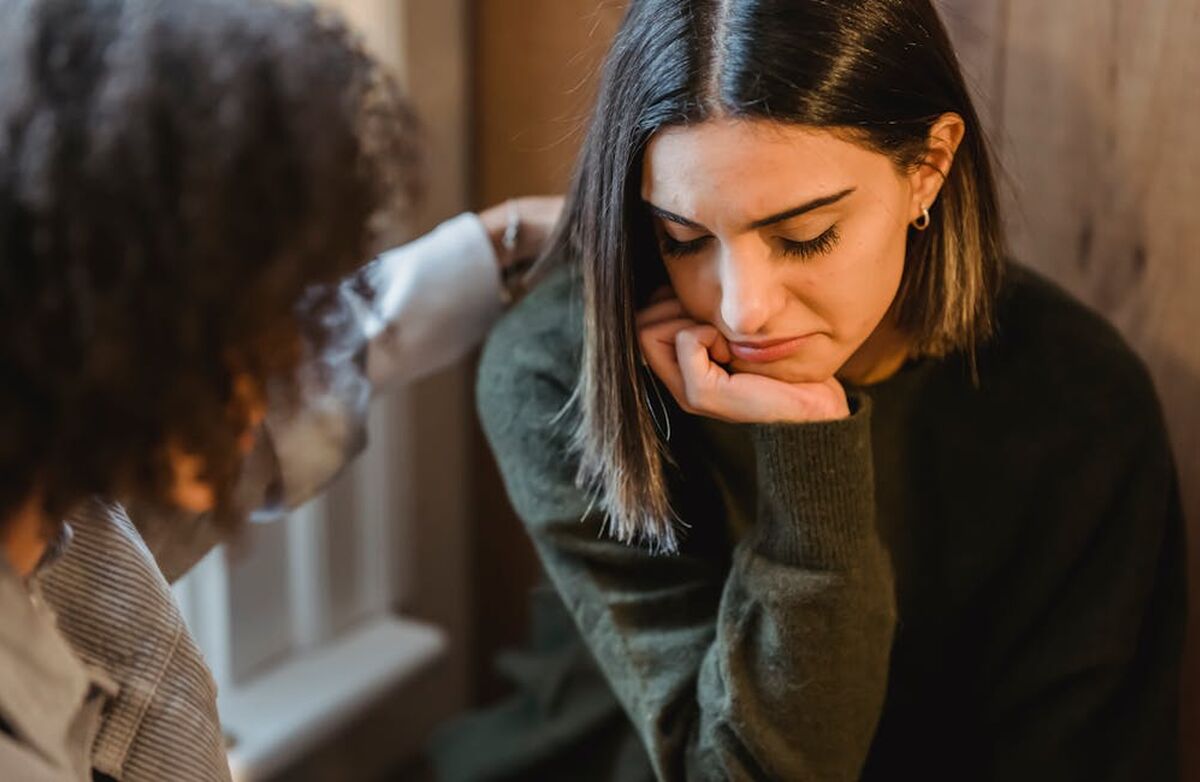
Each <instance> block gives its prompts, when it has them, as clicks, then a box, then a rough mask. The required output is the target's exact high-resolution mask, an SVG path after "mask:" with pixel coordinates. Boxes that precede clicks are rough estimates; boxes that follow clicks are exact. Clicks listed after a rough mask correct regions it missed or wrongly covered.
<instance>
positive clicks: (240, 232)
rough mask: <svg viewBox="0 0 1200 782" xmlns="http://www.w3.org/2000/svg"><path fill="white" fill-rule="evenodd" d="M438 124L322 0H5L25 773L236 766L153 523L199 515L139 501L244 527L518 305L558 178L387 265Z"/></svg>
mask: <svg viewBox="0 0 1200 782" xmlns="http://www.w3.org/2000/svg"><path fill="white" fill-rule="evenodd" d="M415 132H416V131H415V123H414V121H413V118H412V117H411V115H410V112H409V110H408V108H407V106H406V104H405V103H404V102H403V100H401V99H400V97H399V96H398V95H397V93H396V91H395V89H394V88H393V86H392V84H391V82H390V81H389V80H388V79H387V78H386V77H385V76H384V75H383V74H382V73H381V71H380V69H379V68H378V67H377V65H376V64H375V63H374V62H373V61H372V60H371V59H370V58H369V57H368V56H367V55H366V54H365V53H364V51H363V50H362V48H361V46H360V45H359V44H358V42H357V41H356V40H355V39H354V38H353V37H352V36H351V35H350V34H349V32H348V31H347V29H346V28H345V27H344V26H343V25H342V24H341V23H340V22H338V21H337V20H335V19H333V18H331V17H329V16H328V15H325V14H323V13H322V12H320V11H319V10H316V9H314V8H313V7H311V6H309V5H306V4H282V3H273V2H253V3H247V2H240V0H189V2H187V3H176V2H167V1H166V0H37V1H32V0H0V376H2V377H3V382H2V383H0V431H2V432H3V433H4V436H3V437H2V438H0V544H2V545H0V549H2V553H3V556H0V776H2V777H3V778H5V779H21V780H51V779H53V780H59V779H76V780H78V779H92V778H93V775H94V776H95V778H110V777H111V778H117V779H123V780H138V779H144V780H163V779H170V780H173V781H174V780H190V779H195V780H211V779H220V778H225V777H227V776H228V766H227V763H226V761H225V757H224V750H223V747H222V739H221V735H220V726H219V724H218V720H217V716H216V709H215V693H214V692H213V687H212V683H211V677H210V676H209V675H208V672H207V670H206V669H205V667H204V664H203V661H202V660H201V658H200V655H199V652H198V651H197V650H196V648H195V644H194V643H193V642H192V641H191V639H190V637H188V635H187V632H186V629H185V628H184V626H183V624H182V621H181V619H180V617H179V612H178V610H177V609H176V607H175V606H174V604H173V603H172V601H171V597H170V592H169V590H168V588H167V582H166V580H164V577H163V575H162V574H161V573H160V572H159V570H158V568H157V567H156V566H155V562H154V560H153V558H152V557H151V555H150V551H149V549H148V548H147V545H146V544H147V543H149V544H150V546H151V547H152V548H153V549H154V550H155V551H156V552H164V551H170V550H172V545H173V542H175V539H176V538H179V537H180V536H181V535H183V534H184V533H185V532H186V536H194V535H195V533H196V526H195V525H193V526H188V527H187V528H186V529H185V528H184V527H183V526H182V525H177V524H176V523H175V522H174V521H168V522H160V523H157V524H154V523H150V520H151V519H152V518H159V517H150V516H148V517H145V519H144V521H145V523H143V524H139V525H138V526H139V527H140V530H139V529H135V525H134V522H133V521H131V520H130V518H129V515H128V514H127V513H126V509H125V508H126V505H127V504H128V503H134V502H136V503H138V504H141V505H144V506H146V507H151V508H161V509H181V510H185V511H189V512H207V513H205V515H204V516H203V517H202V518H203V520H204V524H201V525H199V526H201V527H204V526H211V523H212V521H213V520H216V521H217V522H218V526H221V527H224V528H225V529H226V530H229V529H233V528H236V526H237V524H238V522H239V521H240V519H242V518H244V517H245V515H246V512H247V511H248V510H249V509H250V508H251V507H253V506H254V505H257V504H258V503H259V502H260V501H261V500H262V499H263V496H262V493H261V492H258V491H256V492H249V490H247V489H246V485H248V483H253V482H248V481H247V480H246V477H247V475H249V474H250V473H252V472H253V471H254V470H255V469H257V468H259V467H263V466H265V468H266V469H265V474H267V475H268V476H273V477H274V479H275V480H273V481H272V486H271V488H272V489H273V490H274V491H275V493H276V498H277V499H280V500H282V501H285V502H286V501H289V500H295V499H298V498H300V497H302V496H304V495H305V494H306V493H308V492H311V491H313V490H315V489H316V488H317V487H318V486H319V484H320V482H321V480H323V479H324V478H327V477H328V476H329V474H330V473H331V472H332V471H333V470H335V469H336V467H337V466H339V465H340V464H341V463H342V462H343V461H345V459H346V458H348V457H349V456H350V455H352V453H353V451H354V450H355V449H356V448H357V447H358V446H360V445H361V437H359V436H358V435H356V434H355V432H356V431H357V430H355V429H354V427H353V426H351V425H349V424H350V423H352V421H353V418H354V416H355V415H356V414H357V413H359V412H361V408H362V406H363V404H365V398H366V393H367V392H368V391H369V388H370V386H371V385H372V384H374V385H378V384H379V383H381V382H384V381H386V380H394V379H396V378H397V377H398V376H405V375H412V374H414V373H416V372H419V371H422V370H426V371H427V370H430V369H432V368H435V367H436V365H437V364H439V363H446V362H448V361H449V360H451V359H453V358H454V357H456V356H458V355H461V354H462V353H463V352H465V350H466V349H467V348H468V347H469V346H470V345H471V344H472V343H473V342H475V341H476V340H477V339H478V338H480V337H481V336H482V333H483V331H484V330H485V329H486V328H487V326H488V325H489V324H490V322H491V321H492V319H494V318H495V317H496V316H497V315H498V314H499V312H500V309H501V304H500V300H501V297H500V295H499V292H500V284H499V277H500V275H498V274H497V264H499V265H500V266H504V265H507V264H508V263H509V262H510V261H513V260H515V259H516V258H517V257H519V256H524V255H528V254H530V253H532V252H534V251H535V250H536V249H537V247H536V246H537V244H538V243H539V241H540V237H541V236H544V234H545V229H546V228H547V227H548V224H549V223H550V222H551V221H552V220H553V219H554V216H555V215H556V204H555V202H552V201H550V202H543V201H536V200H523V201H520V202H516V203H514V204H512V205H511V208H509V209H503V208H497V209H493V210H489V211H488V212H486V213H484V214H483V215H482V216H481V217H476V216H474V215H464V216H462V217H460V218H457V219H456V220H453V221H450V222H449V223H447V224H445V225H443V226H442V227H441V228H439V229H438V230H437V231H435V232H434V233H433V234H431V235H430V236H428V237H425V238H423V239H422V240H420V241H418V242H416V243H414V244H412V245H409V246H407V247H404V248H400V249H398V250H395V251H392V252H389V253H385V254H384V255H382V256H381V257H380V258H379V259H378V260H377V261H375V262H374V263H373V264H371V265H370V266H368V267H366V268H365V269H363V268H362V263H363V261H364V260H365V259H367V258H369V257H370V255H371V253H372V251H373V248H374V247H375V246H376V243H377V241H378V236H379V234H380V230H381V229H382V228H384V227H386V226H387V225H388V223H390V222H391V221H392V220H393V219H394V218H395V217H396V216H397V214H399V213H400V212H401V210H403V208H404V207H405V206H406V205H408V204H409V203H410V202H411V200H412V198H413V195H414V192H415V186H414V181H415V170H416V165H415V164H416V143H415ZM523 220H528V221H529V222H523ZM505 233H507V234H508V236H507V240H504V239H502V235H503V234H505ZM513 233H515V234H516V238H517V241H516V242H514V241H512V239H513V238H514V237H513ZM430 289H434V290H436V291H437V294H438V295H437V296H432V297H431V296H429V295H428V293H429V290H430ZM418 294H420V295H418ZM330 400H333V401H332V402H331V401H330ZM317 401H319V402H321V403H320V404H315V402H317ZM313 410H316V411H317V412H313ZM331 415H332V416H333V417H334V418H335V419H337V420H338V421H340V425H339V426H338V427H334V428H333V429H332V430H331V429H330V427H328V426H325V427H324V429H323V430H322V431H323V432H324V433H325V434H324V435H323V436H322V437H319V438H313V437H308V438H307V439H306V438H304V437H302V436H299V435H297V434H296V431H297V430H298V429H302V428H303V427H305V426H311V424H313V423H314V416H318V418H319V419H320V420H317V421H316V423H318V424H328V423H329V420H328V419H329V417H330V416H331ZM264 416H265V417H267V418H269V421H268V424H267V428H268V429H270V430H271V434H272V435H273V437H272V438H267V437H259V436H258V435H259V434H260V431H261V429H262V427H260V422H261V421H262V420H263V418H264ZM330 431H333V432H334V434H333V435H330V434H329V432H330ZM272 442H274V443H275V444H284V443H287V444H291V445H292V446H295V444H296V443H300V444H301V445H302V446H303V447H302V448H295V447H293V448H292V450H290V451H289V450H280V451H279V452H278V453H275V452H274V450H273V448H272ZM318 446H320V447H318ZM248 457H249V458H248ZM260 472H263V471H260ZM263 483H264V481H262V480H259V481H258V484H259V485H260V488H261V484H263ZM239 487H241V488H239ZM247 494H250V495H252V496H249V499H247V497H246V495H247ZM186 536H185V537H186ZM212 540H213V537H212V536H208V537H205V538H203V540H201V541H200V543H201V545H200V547H199V551H202V550H203V546H204V545H208V544H210V543H211V541H212ZM185 542H187V541H185ZM195 543H196V541H195V540H191V541H190V543H189V546H190V549H191V550H190V551H188V552H187V556H186V557H185V558H184V559H182V560H181V559H179V558H178V557H176V558H175V560H174V561H173V563H172V564H171V565H170V566H169V569H170V570H171V574H178V573H179V572H181V571H182V570H183V569H186V567H187V565H188V564H189V563H190V561H192V560H194V559H195V558H196V556H197V555H198V553H199V552H198V551H197V550H196V549H197V547H196V545H194V544H195ZM189 546H185V547H184V548H185V549H187V548H189ZM42 598H44V600H43V599H42ZM46 602H49V603H50V604H51V605H52V606H53V608H54V609H55V611H56V612H57V621H56V617H55V616H54V615H53V614H52V613H51V611H50V610H49V609H48V608H47V606H46Z"/></svg>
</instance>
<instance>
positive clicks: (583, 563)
mask: <svg viewBox="0 0 1200 782" xmlns="http://www.w3.org/2000/svg"><path fill="white" fill-rule="evenodd" d="M553 340H554V336H553V334H552V333H551V332H550V331H547V332H545V333H540V332H539V330H538V329H537V328H536V327H531V326H530V324H528V323H518V324H517V326H516V327H512V323H511V322H507V323H505V324H502V326H501V328H500V329H499V331H498V333H497V334H496V335H494V336H493V338H492V340H491V342H490V344H489V347H488V349H487V351H485V356H484V360H483V364H482V367H481V372H480V376H479V385H478V387H479V405H480V411H481V415H482V418H483V421H484V428H485V431H486V434H487V436H488V438H489V441H490V443H491V446H492V448H493V450H494V452H495V454H496V456H497V458H498V461H499V463H500V466H501V471H502V473H503V476H504V479H505V482H506V486H507V488H508V491H509V494H510V497H511V498H512V500H513V503H514V506H515V507H516V509H517V512H518V514H519V515H520V516H521V517H522V519H523V521H524V523H525V524H526V526H527V528H528V530H529V533H530V535H531V536H532V539H533V541H534V544H535V547H536V549H537V551H538V553H539V555H540V557H541V560H542V563H543V564H544V566H545V568H546V570H547V572H548V574H549V576H550V578H551V580H552V581H553V583H554V585H555V586H556V588H557V589H558V591H559V593H560V595H561V596H562V598H563V600H564V603H565V604H566V605H567V607H568V609H569V610H570V611H571V613H572V615H573V617H574V619H575V622H576V624H577V625H578V628H579V630H580V631H581V633H582V635H583V637H584V639H585V640H586V642H587V644H588V646H589V648H590V650H591V652H592V653H593V655H594V656H595V658H596V660H597V662H598V664H599V666H600V668H601V670H602V671H603V673H604V675H605V677H606V679H607V680H608V682H609V684H610V685H611V686H612V688H613V690H614V691H615V693H616V695H617V697H618V699H619V700H620V702H621V703H622V705H623V707H624V709H625V711H626V713H627V714H628V716H629V718H630V719H631V720H632V722H633V724H634V726H635V728H636V730H637V732H638V733H639V735H640V737H641V739H642V741H643V743H644V745H645V747H646V749H647V751H648V753H649V755H650V759H651V762H652V764H653V767H654V770H655V773H656V774H657V776H658V778H659V779H663V780H683V779H688V780H707V779H738V780H742V779H745V780H750V779H754V780H758V779H786V780H806V779H820V780H836V779H846V780H849V779H856V778H857V777H858V774H859V771H860V769H861V766H862V764H863V762H864V759H865V757H866V754H867V751H868V748H869V746H870V742H871V738H872V735H873V732H874V729H875V726H876V722H877V720H878V717H879V714H880V711H881V709H882V704H883V699H884V693H885V689H886V681H887V670H888V660H889V653H890V645H891V638H892V632H893V626H894V622H895V612H894V596H893V584H892V577H891V573H890V568H889V565H888V560H887V557H886V555H885V552H884V550H883V547H882V545H881V543H880V541H879V538H878V537H877V533H876V531H875V527H874V508H873V503H874V497H873V490H872V466H871V452H870V437H869V418H870V409H869V405H867V404H866V403H865V400H864V402H863V403H862V404H860V405H859V407H858V409H857V411H856V412H855V413H854V415H852V416H851V417H850V418H849V419H846V420H843V421H836V422H830V423H821V424H802V425H786V426H785V425H773V426H759V427H754V431H753V439H754V442H755V449H756V455H757V459H758V464H759V469H758V481H759V497H758V503H757V505H758V510H757V514H758V518H757V523H756V525H755V529H754V532H753V533H752V534H751V535H749V536H748V537H746V538H745V539H743V540H742V541H741V542H740V543H738V544H737V546H736V549H735V551H734V552H733V557H732V564H722V563H720V562H718V561H716V560H715V559H714V558H712V557H705V556H700V555H698V554H695V553H689V552H688V551H687V550H686V547H685V551H684V553H681V554H678V555H673V556H654V555H651V554H650V553H648V552H646V551H644V550H642V549H639V548H636V547H632V546H626V545H623V544H621V543H618V542H616V541H613V540H611V539H609V538H607V537H606V536H604V535H603V533H602V520H601V518H600V517H599V515H598V514H597V513H595V512H589V503H588V498H587V496H586V494H585V493H584V492H581V491H580V490H579V489H577V488H576V487H575V484H574V480H573V478H574V471H575V464H574V460H573V459H572V458H571V456H570V451H569V449H568V447H567V444H568V441H569V437H568V435H567V433H565V432H563V431H562V424H561V423H560V421H561V418H559V417H556V416H555V413H557V412H558V411H559V410H560V408H561V407H562V405H563V404H564V402H565V401H566V400H567V398H568V396H569V393H570V383H571V374H572V370H571V368H570V361H569V357H566V356H563V355H559V356H555V355H554V352H555V351H553V350H548V351H546V350H542V349H541V348H543V347H545V345H546V344H547V343H548V342H552V341H553ZM539 343H540V344H539ZM677 507H682V506H677ZM714 520H716V521H718V522H719V515H716V516H714V517H713V518H704V519H700V518H686V517H685V518H683V519H682V521H683V522H684V523H685V524H691V525H692V526H693V527H694V526H696V525H697V524H700V523H702V522H703V523H706V524H711V523H712V522H713V521H714Z"/></svg>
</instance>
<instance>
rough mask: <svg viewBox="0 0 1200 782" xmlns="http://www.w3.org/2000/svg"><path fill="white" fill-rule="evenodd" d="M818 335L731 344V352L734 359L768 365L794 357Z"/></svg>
mask: <svg viewBox="0 0 1200 782" xmlns="http://www.w3.org/2000/svg"><path fill="white" fill-rule="evenodd" d="M815 336H816V334H802V335H801V336H799V337H786V338H784V339H773V340H764V341H762V342H730V343H729V352H730V353H732V354H733V356H734V358H738V359H741V360H742V361H749V362H751V363H754V364H766V363H768V362H771V361H779V360H780V359H784V358H787V357H788V356H791V355H793V354H794V353H796V352H797V351H799V350H800V349H801V348H802V347H804V345H805V343H806V342H808V341H809V340H811V339H812V338H813V337H815Z"/></svg>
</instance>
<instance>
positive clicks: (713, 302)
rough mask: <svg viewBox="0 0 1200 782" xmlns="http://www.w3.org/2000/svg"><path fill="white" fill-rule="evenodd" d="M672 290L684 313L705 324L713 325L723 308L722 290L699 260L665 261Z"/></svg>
mask: <svg viewBox="0 0 1200 782" xmlns="http://www.w3.org/2000/svg"><path fill="white" fill-rule="evenodd" d="M665 265H666V268H667V277H668V278H669V279H670V280H671V288H672V289H673V290H674V291H675V296H676V297H677V298H678V299H679V303H680V304H682V305H683V309H684V312H686V313H687V314H688V316H689V317H691V318H693V319H695V320H698V321H701V322H703V323H713V322H715V320H716V314H717V311H718V310H719V309H720V306H721V289H720V286H719V285H718V284H717V283H716V281H715V279H713V277H712V275H711V274H709V273H708V271H707V269H706V266H705V264H704V262H703V261H701V260H700V259H697V258H689V259H676V260H671V261H665Z"/></svg>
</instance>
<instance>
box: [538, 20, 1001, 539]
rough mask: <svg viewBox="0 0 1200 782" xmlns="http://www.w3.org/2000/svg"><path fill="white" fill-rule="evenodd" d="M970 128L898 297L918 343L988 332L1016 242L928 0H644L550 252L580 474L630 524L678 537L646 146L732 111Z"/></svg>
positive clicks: (841, 124)
mask: <svg viewBox="0 0 1200 782" xmlns="http://www.w3.org/2000/svg"><path fill="white" fill-rule="evenodd" d="M947 113H955V114H957V115H959V116H960V117H961V118H962V119H963V121H964V124H965V126H966V135H965V137H964V140H963V142H962V144H961V145H960V147H959V149H958V151H957V154H956V157H955V161H954V164H953V166H952V168H951V170H950V171H949V172H947V173H946V182H945V185H944V187H943V188H942V191H941V194H940V196H939V199H938V201H937V203H936V205H935V206H934V207H933V208H932V209H931V222H930V225H929V227H928V229H927V230H926V231H915V230H913V231H910V234H909V242H908V247H907V255H906V260H905V269H904V274H903V278H902V280H901V285H900V290H899V293H898V295H897V298H896V301H895V303H894V305H893V309H894V313H895V316H896V318H897V320H898V323H899V325H900V327H901V328H902V329H904V330H905V331H906V333H907V334H908V335H909V336H910V339H911V340H912V342H913V345H914V348H915V350H916V351H917V353H919V354H920V355H924V356H945V355H947V354H949V353H952V352H955V351H964V352H966V353H967V354H968V355H970V356H973V355H974V351H975V349H976V347H977V346H978V345H979V344H980V343H981V342H983V341H984V340H986V339H987V338H988V337H989V336H990V334H991V331H992V314H993V307H994V304H993V302H994V298H995V294H996V291H997V289H998V287H999V283H1000V277H1001V269H1002V258H1003V255H1004V241H1003V233H1002V228H1001V219H1000V214H999V209H998V204H997V195H996V186H995V181H994V177H993V173H992V164H991V160H990V154H989V150H988V146H987V142H986V140H985V138H984V135H983V131H982V127H981V125H980V121H979V117H978V115H977V113H976V111H975V109H974V107H973V105H972V103H971V99H970V96H969V94H968V91H967V88H966V86H965V83H964V80H963V77H962V72H961V69H960V67H959V63H958V60H957V57H956V56H955V53H954V50H953V47H952V46H951V44H950V40H949V37H948V36H947V34H946V31H945V28H944V27H943V25H942V23H941V20H940V19H939V18H938V15H937V12H936V11H935V10H934V8H933V6H932V5H931V3H930V2H929V1H928V0H633V1H632V2H631V3H630V5H629V8H628V10H627V11H626V14H625V18H624V21H623V23H622V25H621V27H620V30H619V31H618V33H617V36H616V38H615V41H614V43H613V46H612V49H611V50H610V52H609V54H608V58H607V60H606V62H605V65H604V70H603V74H602V80H601V87H600V92H599V96H598V99H597V102H596V106H595V109H594V114H593V116H592V119H591V123H590V125H589V128H588V131H587V135H586V139H585V142H584V146H583V151H582V154H581V156H580V159H579V163H578V166H577V168H576V171H575V176H574V179H573V182H572V185H571V189H570V192H569V194H568V200H567V205H566V210H565V213H564V219H563V222H562V224H561V225H560V229H559V232H558V234H557V236H556V239H555V240H554V242H553V243H552V246H551V247H550V248H549V250H548V252H547V258H548V259H557V260H567V261H569V262H572V263H575V264H577V265H578V268H579V271H580V273H581V276H582V285H583V298H584V334H585V339H584V348H583V364H582V367H581V371H580V377H579V381H578V385H577V387H576V389H575V394H574V395H573V397H572V402H571V405H570V407H569V412H571V414H572V417H573V426H574V427H575V429H574V438H573V442H574V447H575V449H576V451H577V453H578V456H579V459H580V466H579V472H578V476H577V478H578V482H579V484H580V485H581V486H583V487H586V488H587V489H588V490H590V491H592V492H593V493H594V496H595V499H596V501H597V503H598V505H599V506H600V508H601V509H602V510H603V511H604V512H605V513H606V515H607V519H608V530H609V532H610V533H611V534H612V535H613V536H615V537H616V538H618V539H620V540H622V541H626V542H632V543H641V544H646V545H648V546H649V547H651V548H652V549H655V550H659V551H673V550H675V549H676V548H677V546H678V530H677V526H678V525H677V523H676V520H675V518H674V515H673V513H672V510H671V504H670V499H669V497H668V492H667V480H666V472H665V471H666V465H667V463H668V461H669V458H670V457H669V454H668V452H667V450H666V446H665V443H664V442H663V438H662V437H661V436H660V433H659V431H658V430H657V428H656V424H655V420H654V413H653V412H652V411H651V404H650V400H651V397H652V396H653V395H654V394H655V393H656V391H657V389H656V388H655V387H654V385H655V381H654V380H653V379H652V378H649V377H647V376H646V375H645V374H644V373H643V368H642V365H641V360H640V354H639V349H638V342H637V335H636V333H635V328H634V322H635V314H636V312H637V311H638V309H640V308H641V307H642V306H644V305H645V304H646V302H647V299H648V297H649V294H650V293H651V292H652V291H653V290H654V289H655V288H656V287H657V286H658V285H660V284H662V283H663V282H664V281H665V279H666V278H665V272H664V270H663V267H662V263H661V259H660V257H659V254H658V248H657V243H656V242H655V241H654V236H653V231H652V228H651V223H650V218H649V215H648V214H647V212H646V208H645V206H644V205H643V204H642V202H641V198H640V195H639V193H640V186H641V172H642V161H643V155H644V151H645V149H646V146H647V144H648V142H649V140H650V138H651V137H652V136H653V135H654V134H655V133H657V132H658V131H659V130H662V129H663V128H667V127H671V126H679V125H688V124H695V123H700V122H704V121H705V120H707V119H710V118H713V117H718V116H724V117H737V118H756V119H765V120H770V121H774V122H783V123H789V124H796V125H803V126H808V127H817V128H826V129H829V130H831V131H833V132H837V133H839V134H840V135H842V136H843V137H844V138H847V139H849V140H852V141H854V142H856V143H859V144H860V145H862V146H863V147H864V148H867V149H870V150H872V151H875V152H878V153H880V154H884V155H887V156H888V157H889V158H890V159H891V160H892V161H893V162H894V163H895V165H896V166H897V168H898V169H899V170H901V171H909V170H912V168H913V167H915V166H919V165H922V161H923V160H924V157H925V155H926V152H927V149H928V141H929V133H930V129H931V128H932V126H933V124H934V123H935V122H936V121H937V119H938V118H940V117H941V116H943V115H944V114H947Z"/></svg>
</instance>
